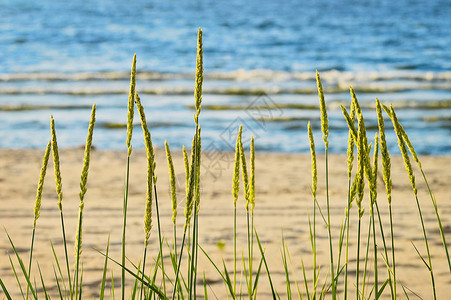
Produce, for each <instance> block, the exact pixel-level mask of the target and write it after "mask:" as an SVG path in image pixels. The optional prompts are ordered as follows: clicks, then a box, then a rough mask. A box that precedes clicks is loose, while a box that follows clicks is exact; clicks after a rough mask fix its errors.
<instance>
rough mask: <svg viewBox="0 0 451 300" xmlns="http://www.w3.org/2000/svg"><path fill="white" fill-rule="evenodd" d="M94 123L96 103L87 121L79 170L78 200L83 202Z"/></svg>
mask: <svg viewBox="0 0 451 300" xmlns="http://www.w3.org/2000/svg"><path fill="white" fill-rule="evenodd" d="M95 123H96V105H95V104H94V105H93V106H92V111H91V120H90V121H89V127H88V136H87V138H86V145H85V155H84V158H83V169H82V171H81V180H80V194H79V196H80V202H83V200H84V198H85V194H86V191H87V186H86V184H87V182H88V170H89V162H90V160H91V145H92V136H93V134H94V126H95Z"/></svg>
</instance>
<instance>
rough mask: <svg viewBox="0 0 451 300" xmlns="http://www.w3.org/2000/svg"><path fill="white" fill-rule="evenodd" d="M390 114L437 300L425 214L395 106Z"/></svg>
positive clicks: (434, 295) (391, 107) (391, 108)
mask: <svg viewBox="0 0 451 300" xmlns="http://www.w3.org/2000/svg"><path fill="white" fill-rule="evenodd" d="M390 114H391V116H390V117H391V119H392V123H393V126H394V128H395V132H396V136H397V138H398V145H399V148H400V150H401V154H402V157H403V159H404V165H405V167H406V171H407V174H408V176H409V179H410V184H411V186H412V190H413V193H414V195H415V200H416V203H417V208H418V215H419V216H420V221H421V228H422V230H423V239H424V244H425V247H426V252H427V257H428V263H427V264H426V266H427V268H428V270H429V273H430V276H431V283H432V293H433V297H434V299H437V295H436V291H435V279H434V271H433V268H432V259H431V254H430V251H429V243H428V239H427V234H426V229H425V227H424V221H423V214H422V212H421V207H420V202H419V201H418V190H417V187H416V184H415V175H414V174H413V170H412V165H411V163H410V158H409V155H408V154H407V149H406V145H405V141H404V137H403V134H402V131H401V128H400V123H399V121H398V118H397V116H396V113H395V111H394V109H393V106H391V105H390Z"/></svg>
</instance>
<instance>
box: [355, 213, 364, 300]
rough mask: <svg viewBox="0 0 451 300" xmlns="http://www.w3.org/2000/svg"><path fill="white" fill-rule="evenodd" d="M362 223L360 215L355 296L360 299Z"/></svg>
mask: <svg viewBox="0 0 451 300" xmlns="http://www.w3.org/2000/svg"><path fill="white" fill-rule="evenodd" d="M361 223H362V220H361V218H360V217H359V225H358V229H357V257H356V264H357V267H356V275H355V276H356V280H355V287H356V288H355V289H356V295H355V298H356V299H357V300H358V299H360V294H359V275H360V227H361Z"/></svg>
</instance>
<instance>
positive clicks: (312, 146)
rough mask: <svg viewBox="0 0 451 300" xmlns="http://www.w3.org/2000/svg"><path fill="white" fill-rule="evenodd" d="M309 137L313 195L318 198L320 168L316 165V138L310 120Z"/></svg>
mask: <svg viewBox="0 0 451 300" xmlns="http://www.w3.org/2000/svg"><path fill="white" fill-rule="evenodd" d="M307 127H308V139H309V141H310V153H311V156H312V195H313V198H314V199H316V191H317V189H318V169H317V167H316V151H315V140H314V138H313V131H312V126H311V125H310V122H308V125H307Z"/></svg>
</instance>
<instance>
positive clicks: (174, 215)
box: [164, 141, 177, 256]
mask: <svg viewBox="0 0 451 300" xmlns="http://www.w3.org/2000/svg"><path fill="white" fill-rule="evenodd" d="M164 147H165V150H166V158H167V160H168V168H169V182H170V187H171V202H172V225H173V234H174V245H173V249H174V250H173V251H174V255H175V256H177V222H176V221H177V190H176V181H175V180H176V179H175V171H174V163H173V162H172V155H171V149H170V148H169V144H168V142H167V141H164Z"/></svg>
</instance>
